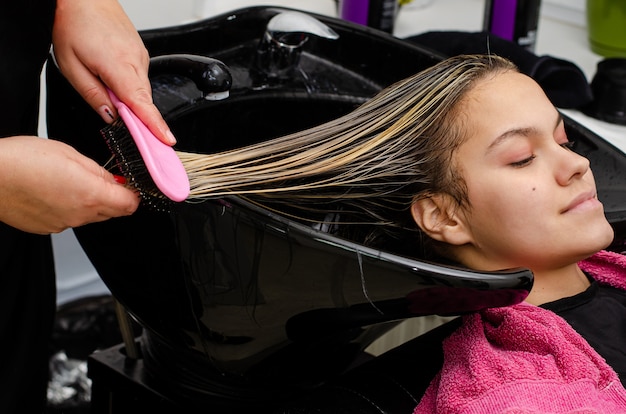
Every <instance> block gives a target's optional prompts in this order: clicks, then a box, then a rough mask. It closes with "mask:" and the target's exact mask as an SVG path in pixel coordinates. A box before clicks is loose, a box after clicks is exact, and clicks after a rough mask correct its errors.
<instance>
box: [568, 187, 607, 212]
mask: <svg viewBox="0 0 626 414" xmlns="http://www.w3.org/2000/svg"><path fill="white" fill-rule="evenodd" d="M599 203H600V202H599V201H598V198H597V196H596V192H595V191H586V192H584V193H581V194H579V195H578V196H577V197H576V198H574V199H573V200H572V202H571V203H569V204H568V206H567V207H565V208H564V209H563V210H561V214H563V213H567V212H569V211H572V210H578V209H581V208H583V207H584V206H586V205H590V206H591V205H592V204H593V205H595V204H599Z"/></svg>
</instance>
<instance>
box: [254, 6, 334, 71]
mask: <svg viewBox="0 0 626 414" xmlns="http://www.w3.org/2000/svg"><path fill="white" fill-rule="evenodd" d="M310 35H313V36H318V37H321V38H325V39H331V40H335V39H338V38H339V35H338V34H337V33H336V32H335V31H334V30H333V29H331V28H330V27H328V26H327V25H325V24H324V23H322V22H320V21H319V20H317V19H316V18H314V17H312V16H310V15H308V14H305V13H301V12H296V11H286V12H282V13H279V14H277V15H276V16H274V17H272V19H270V21H269V22H268V24H267V27H266V29H265V33H264V34H263V38H262V39H261V41H260V43H259V46H258V49H257V56H256V66H257V69H258V70H260V71H261V72H263V73H264V74H265V75H266V76H267V77H269V78H284V77H288V76H290V75H291V73H292V71H293V69H294V68H296V67H297V66H298V62H299V61H300V55H301V53H302V47H303V46H304V44H305V43H306V42H307V40H308V39H309V36H310Z"/></svg>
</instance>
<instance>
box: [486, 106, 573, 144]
mask: <svg viewBox="0 0 626 414" xmlns="http://www.w3.org/2000/svg"><path fill="white" fill-rule="evenodd" d="M557 114H558V116H557V119H556V123H555V125H554V130H556V129H557V128H558V127H559V125H561V123H562V122H563V115H561V113H560V112H557ZM536 132H537V128H534V127H527V128H513V129H509V130H508V131H505V132H504V133H503V134H501V135H499V136H498V137H497V138H496V139H494V140H493V141H492V142H491V144H489V146H488V147H487V153H489V152H491V151H493V149H494V148H495V147H497V146H498V145H500V144H502V142H504V141H506V140H507V139H508V138H511V137H518V136H521V137H528V136H531V135H533V134H535V133H536Z"/></svg>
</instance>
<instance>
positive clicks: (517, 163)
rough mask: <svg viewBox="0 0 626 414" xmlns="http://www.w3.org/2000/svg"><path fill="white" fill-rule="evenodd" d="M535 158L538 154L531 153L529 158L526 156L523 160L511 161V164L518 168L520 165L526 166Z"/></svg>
mask: <svg viewBox="0 0 626 414" xmlns="http://www.w3.org/2000/svg"><path fill="white" fill-rule="evenodd" d="M535 158H537V156H536V155H534V154H533V155H531V156H530V157H528V158H524V159H523V160H520V161H515V162H512V163H510V164H509V165H510V166H511V167H517V168H519V167H524V166H526V165H528V164H530V163H531V162H533V160H534V159H535Z"/></svg>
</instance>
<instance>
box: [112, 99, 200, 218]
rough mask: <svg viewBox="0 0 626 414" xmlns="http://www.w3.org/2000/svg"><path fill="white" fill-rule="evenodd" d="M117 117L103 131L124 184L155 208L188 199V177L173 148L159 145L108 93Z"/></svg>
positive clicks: (127, 109) (125, 108)
mask: <svg viewBox="0 0 626 414" xmlns="http://www.w3.org/2000/svg"><path fill="white" fill-rule="evenodd" d="M109 96H110V98H111V100H112V101H113V105H115V108H116V109H117V112H118V114H119V117H118V118H117V120H115V121H114V122H113V123H112V124H111V125H108V126H106V127H105V128H103V129H102V131H101V132H102V136H103V137H104V139H105V141H106V142H107V144H108V145H109V148H110V149H111V151H112V152H113V155H114V157H115V160H116V161H117V165H118V166H119V168H120V170H121V172H122V175H123V176H124V177H125V178H126V180H127V182H128V183H130V184H131V185H133V186H134V187H135V188H137V189H138V190H139V193H140V194H141V197H142V199H144V201H147V202H148V204H151V205H153V206H156V207H163V206H164V205H166V204H168V200H171V201H175V202H181V201H184V200H186V199H187V197H188V196H189V178H188V177H187V172H186V171H185V167H184V166H183V164H182V162H181V161H180V159H179V158H178V156H177V155H176V152H175V151H174V149H173V148H172V147H170V146H168V145H166V144H164V143H162V142H161V141H160V140H159V139H158V138H157V137H155V136H154V134H152V132H150V130H149V129H148V127H146V125H145V124H144V123H143V122H142V121H141V120H140V119H139V118H138V117H137V115H135V114H134V113H133V112H132V111H131V110H130V108H128V106H126V104H124V103H123V102H122V101H120V100H119V99H118V98H117V96H115V94H114V93H113V92H111V91H109Z"/></svg>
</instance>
